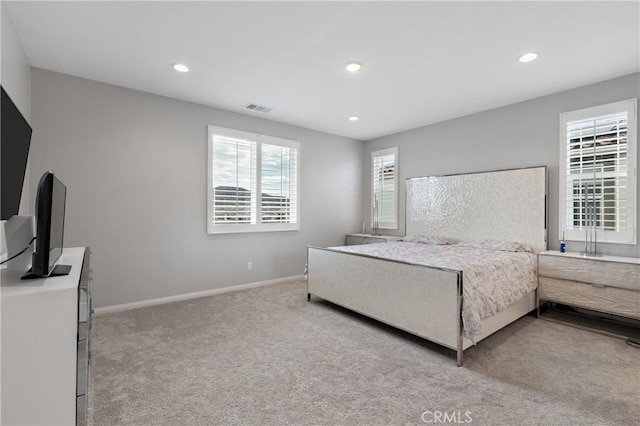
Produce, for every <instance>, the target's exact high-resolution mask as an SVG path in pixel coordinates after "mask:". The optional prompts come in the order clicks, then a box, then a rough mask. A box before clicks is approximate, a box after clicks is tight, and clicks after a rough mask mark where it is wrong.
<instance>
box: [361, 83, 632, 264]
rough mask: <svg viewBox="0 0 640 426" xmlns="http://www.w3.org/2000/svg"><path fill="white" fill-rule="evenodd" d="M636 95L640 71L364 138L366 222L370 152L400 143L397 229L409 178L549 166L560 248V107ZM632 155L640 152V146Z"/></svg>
mask: <svg viewBox="0 0 640 426" xmlns="http://www.w3.org/2000/svg"><path fill="white" fill-rule="evenodd" d="M639 95H640V74H632V75H629V76H625V77H621V78H617V79H614V80H609V81H605V82H601V83H597V84H593V85H589V86H585V87H580V88H577V89H573V90H568V91H565V92H560V93H556V94H553V95H549V96H544V97H541V98H537V99H532V100H529V101H526V102H521V103H517V104H513V105H508V106H505V107H502V108H497V109H493V110H489V111H484V112H481V113H478V114H473V115H469V116H465V117H461V118H457V119H453V120H449V121H444V122H441V123H437V124H433V125H430V126H425V127H420V128H417V129H413V130H408V131H405V132H402V133H397V134H394V135H390V136H386V137H382V138H379V139H374V140H371V141H368V142H367V143H366V145H365V154H364V156H363V173H364V175H363V181H364V182H365V186H364V196H363V201H362V211H363V214H364V215H365V216H366V217H367V219H366V220H367V225H368V226H370V219H369V217H370V214H369V212H370V211H371V210H370V209H371V201H370V200H371V191H370V190H371V166H370V162H371V151H374V150H377V149H382V148H388V147H392V146H397V147H399V155H398V156H399V178H400V188H401V190H400V200H399V204H400V212H399V218H400V223H399V230H398V232H397V234H399V235H401V234H403V233H404V229H405V210H404V200H405V198H404V189H403V183H404V180H405V179H407V178H409V177H416V176H429V175H443V174H455V173H466V172H478V171H489V170H500V169H510V168H519V167H528V166H540V165H546V166H547V167H548V172H549V180H548V185H549V191H548V194H549V203H548V206H549V248H550V249H554V250H557V249H558V247H559V238H558V186H559V183H558V163H559V158H558V155H559V146H558V143H559V115H560V113H562V112H566V111H572V110H577V109H582V108H587V107H591V106H595V105H601V104H606V103H609V102H615V101H619V100H624V99H630V98H637V97H638V96H639ZM637 154H638V155H639V158H640V150H638V152H637ZM638 164H640V159H639V160H638ZM636 178H637V177H636ZM637 201H638V206H637V207H636V212H637V213H640V197H638V200H637ZM639 224H640V222H639ZM388 233H391V232H388ZM582 247H583V244H580V243H578V242H567V250H570V251H579V250H580V249H581V248H582ZM639 247H640V246H639V245H638V244H636V245H633V246H632V245H620V244H607V245H605V244H601V245H599V248H600V249H599V251H601V252H603V253H605V254H613V255H620V256H633V257H640V249H639Z"/></svg>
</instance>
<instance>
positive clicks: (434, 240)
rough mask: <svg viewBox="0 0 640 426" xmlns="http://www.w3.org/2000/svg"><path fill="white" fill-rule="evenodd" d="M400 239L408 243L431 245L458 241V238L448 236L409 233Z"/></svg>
mask: <svg viewBox="0 0 640 426" xmlns="http://www.w3.org/2000/svg"><path fill="white" fill-rule="evenodd" d="M400 241H406V242H408V243H420V244H431V245H438V246H442V245H447V244H455V243H457V241H456V240H454V239H451V238H447V237H435V236H430V237H425V236H422V235H407V236H406V237H402V240H400Z"/></svg>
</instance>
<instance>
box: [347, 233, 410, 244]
mask: <svg viewBox="0 0 640 426" xmlns="http://www.w3.org/2000/svg"><path fill="white" fill-rule="evenodd" d="M400 239H402V237H396V236H393V235H373V234H347V245H348V246H355V245H360V244H373V243H388V242H391V241H398V240H400Z"/></svg>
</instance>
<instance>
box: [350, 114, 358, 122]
mask: <svg viewBox="0 0 640 426" xmlns="http://www.w3.org/2000/svg"><path fill="white" fill-rule="evenodd" d="M358 120H360V117H358V116H357V115H352V116H351V117H349V121H358Z"/></svg>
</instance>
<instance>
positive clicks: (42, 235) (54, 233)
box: [22, 172, 71, 279]
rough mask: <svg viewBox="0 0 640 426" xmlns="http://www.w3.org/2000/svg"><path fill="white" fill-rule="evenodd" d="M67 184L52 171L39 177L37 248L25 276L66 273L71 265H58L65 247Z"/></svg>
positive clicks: (37, 276)
mask: <svg viewBox="0 0 640 426" xmlns="http://www.w3.org/2000/svg"><path fill="white" fill-rule="evenodd" d="M66 198H67V187H66V186H64V184H63V183H62V182H60V180H59V179H58V178H56V177H55V176H54V175H53V173H52V172H46V173H45V174H44V175H42V177H41V178H40V182H39V183H38V191H37V193H36V251H35V252H34V253H33V260H32V262H31V270H30V271H29V272H27V274H26V275H25V276H23V277H22V278H23V279H29V278H41V277H49V276H56V275H67V274H68V273H69V270H70V269H71V267H70V266H68V265H56V262H57V260H58V258H59V257H60V255H61V254H62V249H63V247H64V245H63V244H64V213H65V204H66Z"/></svg>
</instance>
